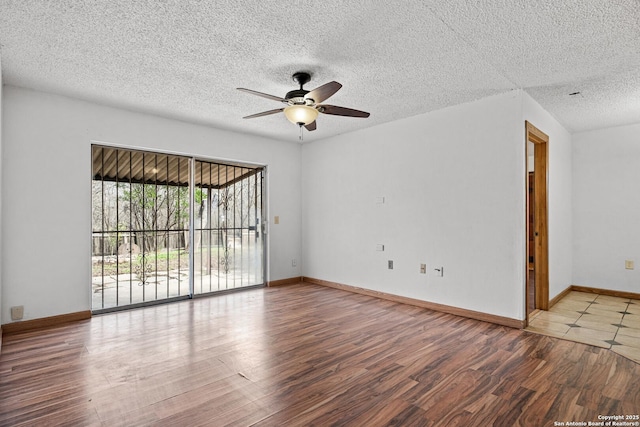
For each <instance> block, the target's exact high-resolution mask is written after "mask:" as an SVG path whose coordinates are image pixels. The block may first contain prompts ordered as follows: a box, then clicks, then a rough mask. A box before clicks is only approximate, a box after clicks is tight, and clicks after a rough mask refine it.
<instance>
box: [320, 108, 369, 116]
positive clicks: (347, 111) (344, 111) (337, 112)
mask: <svg viewBox="0 0 640 427" xmlns="http://www.w3.org/2000/svg"><path fill="white" fill-rule="evenodd" d="M318 111H320V112H321V113H324V114H332V115H334V116H347V117H369V115H370V114H369V113H367V112H366V111H360V110H354V109H352V108H345V107H338V106H336V105H318Z"/></svg>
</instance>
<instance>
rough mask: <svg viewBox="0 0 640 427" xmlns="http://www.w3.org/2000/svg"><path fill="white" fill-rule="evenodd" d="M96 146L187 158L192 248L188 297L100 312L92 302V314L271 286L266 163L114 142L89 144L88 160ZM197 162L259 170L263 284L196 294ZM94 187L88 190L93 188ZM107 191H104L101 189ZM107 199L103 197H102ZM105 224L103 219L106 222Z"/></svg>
mask: <svg viewBox="0 0 640 427" xmlns="http://www.w3.org/2000/svg"><path fill="white" fill-rule="evenodd" d="M94 147H103V148H107V149H114V150H127V151H138V152H142V153H149V154H159V155H168V156H178V157H182V158H187V159H188V161H189V228H188V235H189V242H188V247H189V255H188V256H189V268H188V272H189V273H188V274H189V280H188V287H189V289H188V294H186V295H180V296H176V297H169V298H164V299H159V300H151V301H144V302H140V303H133V304H128V305H122V306H118V305H116V306H114V307H108V308H104V307H103V308H100V309H93V301H92V300H90V301H89V302H90V305H91V307H92V308H91V311H92V313H93V314H102V313H108V312H115V311H122V310H129V309H134V308H139V307H146V306H152V305H158V304H164V303H169V302H174V301H181V300H186V299H192V298H199V297H205V296H212V295H217V294H225V293H231V292H241V291H244V290H248V289H254V288H262V287H266V286H267V284H268V280H267V279H268V275H269V268H268V260H269V254H268V248H269V239H268V234H269V233H268V222H267V218H269V216H268V184H267V179H268V173H267V165H265V164H261V163H254V162H247V161H240V160H229V159H222V158H213V157H203V156H196V155H193V154H188V153H182V152H176V151H171V150H162V149H153V148H148V147H137V146H130V145H122V144H113V143H108V142H103V141H96V140H92V141H91V143H90V155H89V158H90V159H91V158H92V155H93V149H94ZM197 161H203V162H211V163H217V164H220V165H227V166H231V167H234V166H235V167H241V166H246V167H248V168H255V169H259V171H257V172H256V174H258V175H260V177H261V179H260V192H261V198H260V199H261V200H260V206H259V207H258V209H259V211H260V227H259V230H260V233H261V235H260V240H261V245H262V256H261V262H262V283H261V284H256V285H248V286H243V287H238V288H230V289H225V290H220V291H214V292H208V293H199V294H196V293H195V249H196V248H195V246H194V245H195V226H196V224H195V189H196V184H195V183H196V181H195V172H196V167H195V165H196V162H197ZM93 181H95V179H94V171H93V167H91V168H90V179H89V182H90V184H91V185H92V184H93ZM91 185H90V187H89V188H91ZM102 191H104V189H103V190H102ZM103 197H104V195H103ZM92 205H93V202H92V203H91V204H90V206H89V215H90V217H92ZM103 221H104V220H103ZM90 223H91V226H90V227H91V228H90V232H89V236H93V221H90ZM257 230H258V227H257V225H256V231H257ZM91 239H92V241H91V248H92V251H93V237H91ZM89 283H91V280H90V281H89Z"/></svg>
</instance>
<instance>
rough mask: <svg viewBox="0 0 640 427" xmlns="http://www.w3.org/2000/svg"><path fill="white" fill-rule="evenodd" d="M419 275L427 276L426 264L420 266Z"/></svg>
mask: <svg viewBox="0 0 640 427" xmlns="http://www.w3.org/2000/svg"><path fill="white" fill-rule="evenodd" d="M420 274H427V264H420Z"/></svg>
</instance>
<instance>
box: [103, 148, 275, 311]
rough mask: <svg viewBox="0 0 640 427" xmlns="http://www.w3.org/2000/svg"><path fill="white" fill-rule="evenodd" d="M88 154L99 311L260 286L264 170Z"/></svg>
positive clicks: (118, 152) (140, 155)
mask: <svg viewBox="0 0 640 427" xmlns="http://www.w3.org/2000/svg"><path fill="white" fill-rule="evenodd" d="M91 149H92V184H91V189H92V254H91V255H92V257H91V265H92V280H91V291H92V292H91V295H92V305H91V307H92V311H93V313H102V312H106V311H114V310H119V309H123V308H133V307H138V306H142V305H149V304H154V303H158V302H166V301H170V300H176V299H185V298H191V297H193V296H194V295H202V294H208V293H213V292H221V291H229V290H234V289H238V288H246V287H252V286H260V285H264V283H265V268H264V266H265V259H266V257H265V251H264V247H265V245H264V233H263V232H262V230H261V228H260V226H261V222H262V218H263V207H264V203H263V194H264V189H263V177H264V167H261V166H255V165H248V164H238V163H236V164H230V163H220V162H214V161H206V160H199V159H195V158H193V157H188V156H182V155H174V154H165V153H155V152H149V151H142V150H132V149H126V148H114V147H106V146H101V145H93V146H92V148H91Z"/></svg>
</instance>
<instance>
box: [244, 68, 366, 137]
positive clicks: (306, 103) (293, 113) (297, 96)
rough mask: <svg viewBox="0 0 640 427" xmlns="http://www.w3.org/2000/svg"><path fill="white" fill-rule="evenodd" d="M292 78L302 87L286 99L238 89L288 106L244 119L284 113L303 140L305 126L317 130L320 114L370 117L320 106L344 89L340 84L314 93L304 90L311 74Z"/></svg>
mask: <svg viewBox="0 0 640 427" xmlns="http://www.w3.org/2000/svg"><path fill="white" fill-rule="evenodd" d="M292 77H293V80H294V81H295V82H297V83H298V84H299V85H300V89H296V90H292V91H290V92H287V94H286V95H285V96H284V98H281V97H279V96H274V95H269V94H266V93H262V92H257V91H255V90H251V89H245V88H242V87H239V88H237V89H238V90H241V91H243V92H247V93H250V94H253V95H258V96H261V97H263V98H267V99H272V100H274V101H280V102H282V103H284V104H287V106H286V107H282V108H276V109H275V110H269V111H263V112H262V113H257V114H252V115H250V116H246V117H243V119H253V118H255V117H262V116H268V115H270V114H277V113H279V112H284V115H285V116H286V117H287V119H288V120H289V121H290V122H291V123H293V124H296V125H298V126H300V135H301V137H300V139H302V127H303V126H304V127H305V129H307V130H308V131H313V130H316V118H317V117H318V113H323V114H331V115H334V116H347V117H369V113H367V112H366V111H360V110H354V109H352V108H345V107H338V106H336V105H327V104H320V103H321V102H322V101H325V100H326V99H328V98H329V97H331V96H332V95H333V94H334V93H336V92H337V91H338V90H339V89H340V88H341V87H342V85H341V84H340V83H338V82H335V81H334V82H329V83H326V84H323V85H322V86H320V87H317V88H315V89H313V90H312V91H308V90H305V89H303V86H304V85H305V84H306V83H308V82H309V81H310V80H311V75H310V74H309V73H305V72H298V73H295V74H294V75H293V76H292Z"/></svg>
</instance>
